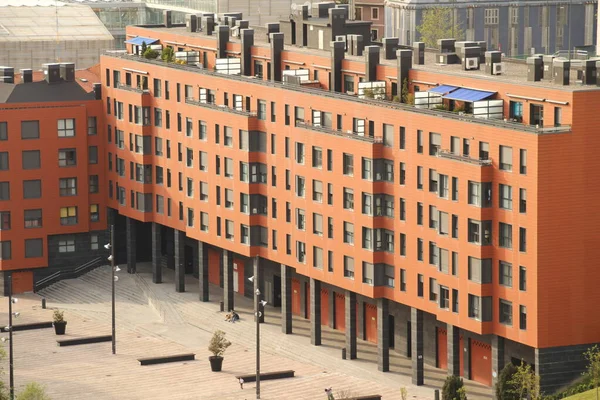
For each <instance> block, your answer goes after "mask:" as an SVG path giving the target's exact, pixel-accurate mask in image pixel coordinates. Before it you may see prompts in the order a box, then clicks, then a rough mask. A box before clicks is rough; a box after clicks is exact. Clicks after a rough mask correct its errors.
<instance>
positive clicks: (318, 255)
mask: <svg viewBox="0 0 600 400" xmlns="http://www.w3.org/2000/svg"><path fill="white" fill-rule="evenodd" d="M313 267H314V268H318V269H323V249H322V248H320V247H316V246H313Z"/></svg>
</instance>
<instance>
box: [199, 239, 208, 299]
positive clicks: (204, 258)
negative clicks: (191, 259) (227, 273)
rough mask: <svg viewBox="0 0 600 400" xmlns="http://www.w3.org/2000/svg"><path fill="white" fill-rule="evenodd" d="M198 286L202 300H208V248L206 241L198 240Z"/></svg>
mask: <svg viewBox="0 0 600 400" xmlns="http://www.w3.org/2000/svg"><path fill="white" fill-rule="evenodd" d="M198 286H200V301H208V249H206V248H205V247H204V242H200V241H198Z"/></svg>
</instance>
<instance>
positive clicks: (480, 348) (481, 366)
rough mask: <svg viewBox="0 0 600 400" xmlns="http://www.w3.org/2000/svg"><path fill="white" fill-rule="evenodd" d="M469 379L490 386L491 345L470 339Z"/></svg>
mask: <svg viewBox="0 0 600 400" xmlns="http://www.w3.org/2000/svg"><path fill="white" fill-rule="evenodd" d="M471 379H472V380H474V381H476V382H479V383H483V384H484V385H487V386H492V346H490V345H489V344H486V343H482V342H479V341H477V340H471Z"/></svg>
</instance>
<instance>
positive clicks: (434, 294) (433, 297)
mask: <svg viewBox="0 0 600 400" xmlns="http://www.w3.org/2000/svg"><path fill="white" fill-rule="evenodd" d="M438 290H439V286H438V283H437V280H436V279H435V278H429V301H435V302H437V301H438Z"/></svg>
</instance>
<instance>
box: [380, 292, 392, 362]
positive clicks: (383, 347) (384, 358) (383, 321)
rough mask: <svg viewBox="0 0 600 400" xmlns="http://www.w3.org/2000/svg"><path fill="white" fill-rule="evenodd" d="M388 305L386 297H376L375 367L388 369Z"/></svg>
mask: <svg viewBox="0 0 600 400" xmlns="http://www.w3.org/2000/svg"><path fill="white" fill-rule="evenodd" d="M389 315H390V306H389V302H388V299H383V298H379V299H377V369H378V370H379V371H383V372H388V371H389V370H390V326H389V324H390V318H389Z"/></svg>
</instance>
